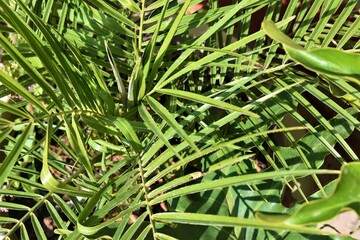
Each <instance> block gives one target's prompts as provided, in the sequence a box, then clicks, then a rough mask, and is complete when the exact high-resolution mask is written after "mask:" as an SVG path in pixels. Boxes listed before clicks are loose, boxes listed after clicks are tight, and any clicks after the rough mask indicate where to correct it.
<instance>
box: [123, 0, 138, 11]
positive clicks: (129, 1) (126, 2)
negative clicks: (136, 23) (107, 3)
mask: <svg viewBox="0 0 360 240" xmlns="http://www.w3.org/2000/svg"><path fill="white" fill-rule="evenodd" d="M119 2H120V4H121V5H123V7H124V8H127V9H129V10H131V11H133V12H137V13H140V12H141V9H140V8H139V6H138V5H137V4H136V3H135V2H134V1H133V0H119Z"/></svg>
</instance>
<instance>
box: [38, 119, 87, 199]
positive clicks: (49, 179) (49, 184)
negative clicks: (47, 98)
mask: <svg viewBox="0 0 360 240" xmlns="http://www.w3.org/2000/svg"><path fill="white" fill-rule="evenodd" d="M51 126H52V121H51V119H50V120H49V123H48V127H47V132H46V139H45V146H44V155H43V165H42V168H41V172H40V180H41V183H42V184H43V185H44V187H45V188H46V189H48V190H49V191H51V192H54V193H60V194H67V195H70V196H83V197H91V196H92V195H93V193H92V192H87V191H83V190H80V189H78V188H76V187H73V186H71V185H69V184H66V183H63V182H58V181H57V180H56V179H55V178H54V177H53V175H52V174H51V172H50V170H49V165H48V155H49V146H50V141H51V136H52V131H51Z"/></svg>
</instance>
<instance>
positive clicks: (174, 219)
mask: <svg viewBox="0 0 360 240" xmlns="http://www.w3.org/2000/svg"><path fill="white" fill-rule="evenodd" d="M152 217H153V219H154V220H157V221H161V222H166V223H183V224H194V225H205V226H219V227H256V228H265V229H272V230H286V231H296V232H303V233H309V234H318V235H323V234H325V232H324V231H321V230H319V229H316V228H308V227H301V226H294V225H285V224H279V223H274V222H265V221H261V220H255V219H246V218H237V217H228V216H218V215H211V214H197V213H157V214H154V215H153V216H152Z"/></svg>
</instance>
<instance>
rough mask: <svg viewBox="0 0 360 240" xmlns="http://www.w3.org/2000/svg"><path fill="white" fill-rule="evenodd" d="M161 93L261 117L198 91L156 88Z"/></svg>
mask: <svg viewBox="0 0 360 240" xmlns="http://www.w3.org/2000/svg"><path fill="white" fill-rule="evenodd" d="M156 91H157V92H159V93H163V94H167V95H171V96H175V97H179V98H183V99H187V100H191V101H194V102H199V103H204V104H209V105H211V106H215V107H218V108H221V109H224V110H228V111H237V112H240V113H243V114H244V115H248V116H250V117H259V115H257V114H255V113H252V112H250V111H248V110H245V109H243V108H241V107H238V106H235V105H233V104H230V103H227V102H223V101H220V100H216V99H213V98H210V97H207V96H203V95H200V94H196V93H192V92H187V91H182V90H176V89H164V88H163V89H158V90H156Z"/></svg>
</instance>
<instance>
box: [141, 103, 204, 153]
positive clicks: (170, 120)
mask: <svg viewBox="0 0 360 240" xmlns="http://www.w3.org/2000/svg"><path fill="white" fill-rule="evenodd" d="M146 101H147V102H148V103H149V105H150V107H151V108H152V109H153V110H154V111H155V112H156V114H158V115H159V116H160V117H161V118H162V119H164V120H165V121H166V122H167V124H169V126H170V127H172V128H173V129H174V130H175V131H176V133H177V134H179V135H180V136H181V137H182V138H183V139H184V140H185V141H186V142H188V143H189V145H190V146H191V147H192V148H193V149H194V150H195V151H197V152H200V150H199V148H198V147H197V146H196V144H195V143H194V142H193V141H192V140H191V138H190V137H189V136H188V134H187V133H186V132H185V131H184V130H183V128H182V126H181V125H180V124H179V123H178V122H176V120H175V119H174V117H173V116H171V113H170V112H169V111H168V110H167V109H166V108H165V107H164V106H163V105H161V104H160V103H159V102H158V101H156V100H155V99H153V98H152V97H150V96H147V97H146Z"/></svg>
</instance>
